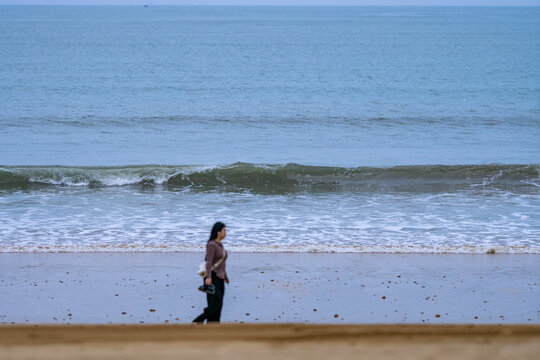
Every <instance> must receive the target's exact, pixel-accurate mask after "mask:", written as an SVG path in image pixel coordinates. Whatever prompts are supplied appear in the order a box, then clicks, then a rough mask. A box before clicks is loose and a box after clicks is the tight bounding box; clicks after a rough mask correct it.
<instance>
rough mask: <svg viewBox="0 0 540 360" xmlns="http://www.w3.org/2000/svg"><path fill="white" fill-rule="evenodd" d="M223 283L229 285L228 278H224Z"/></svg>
mask: <svg viewBox="0 0 540 360" xmlns="http://www.w3.org/2000/svg"><path fill="white" fill-rule="evenodd" d="M225 283H227V285H228V284H229V278H228V277H226V278H225Z"/></svg>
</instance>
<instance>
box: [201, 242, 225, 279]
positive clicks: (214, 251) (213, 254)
mask: <svg viewBox="0 0 540 360" xmlns="http://www.w3.org/2000/svg"><path fill="white" fill-rule="evenodd" d="M223 254H225V259H223V261H222V262H221V263H220V264H219V265H218V266H217V267H216V268H215V269H214V270H213V271H214V272H215V273H216V275H217V277H218V278H220V279H223V280H225V279H227V272H226V271H225V262H226V261H227V256H228V254H227V252H226V251H225V248H224V247H223V245H222V244H220V243H218V242H217V241H215V240H212V241H209V242H208V244H207V245H206V277H207V278H210V279H211V278H212V266H213V265H214V264H215V263H217V262H218V261H219V260H220V259H221V258H222V257H223Z"/></svg>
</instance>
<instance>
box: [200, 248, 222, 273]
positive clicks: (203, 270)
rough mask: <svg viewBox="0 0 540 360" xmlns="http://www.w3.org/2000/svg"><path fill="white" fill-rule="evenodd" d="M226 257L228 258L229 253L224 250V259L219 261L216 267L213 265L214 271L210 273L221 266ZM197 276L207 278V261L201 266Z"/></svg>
mask: <svg viewBox="0 0 540 360" xmlns="http://www.w3.org/2000/svg"><path fill="white" fill-rule="evenodd" d="M225 256H227V252H226V251H225V250H223V257H222V258H221V259H219V260H218V261H217V262H216V263H215V264H214V265H212V269H211V270H210V271H213V270H214V269H215V268H217V267H218V266H219V264H221V263H222V262H223V260H225ZM197 274H199V275H200V276H202V277H203V278H205V277H206V261H203V262H202V263H200V264H199V269H198V270H197Z"/></svg>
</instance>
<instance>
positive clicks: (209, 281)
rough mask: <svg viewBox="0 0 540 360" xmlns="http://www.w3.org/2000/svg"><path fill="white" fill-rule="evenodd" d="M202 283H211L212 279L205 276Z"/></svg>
mask: <svg viewBox="0 0 540 360" xmlns="http://www.w3.org/2000/svg"><path fill="white" fill-rule="evenodd" d="M204 285H207V286H208V285H212V279H211V278H206V279H204Z"/></svg>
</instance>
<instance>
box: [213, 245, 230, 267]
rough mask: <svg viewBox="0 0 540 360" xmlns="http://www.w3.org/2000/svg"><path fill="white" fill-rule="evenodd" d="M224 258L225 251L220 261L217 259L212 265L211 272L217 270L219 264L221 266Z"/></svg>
mask: <svg viewBox="0 0 540 360" xmlns="http://www.w3.org/2000/svg"><path fill="white" fill-rule="evenodd" d="M225 256H227V252H226V251H225V249H223V257H222V258H221V259H219V260H218V261H217V262H216V263H215V264H214V265H212V270H214V269H215V268H217V267H218V266H219V264H221V263H222V262H223V260H225Z"/></svg>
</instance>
